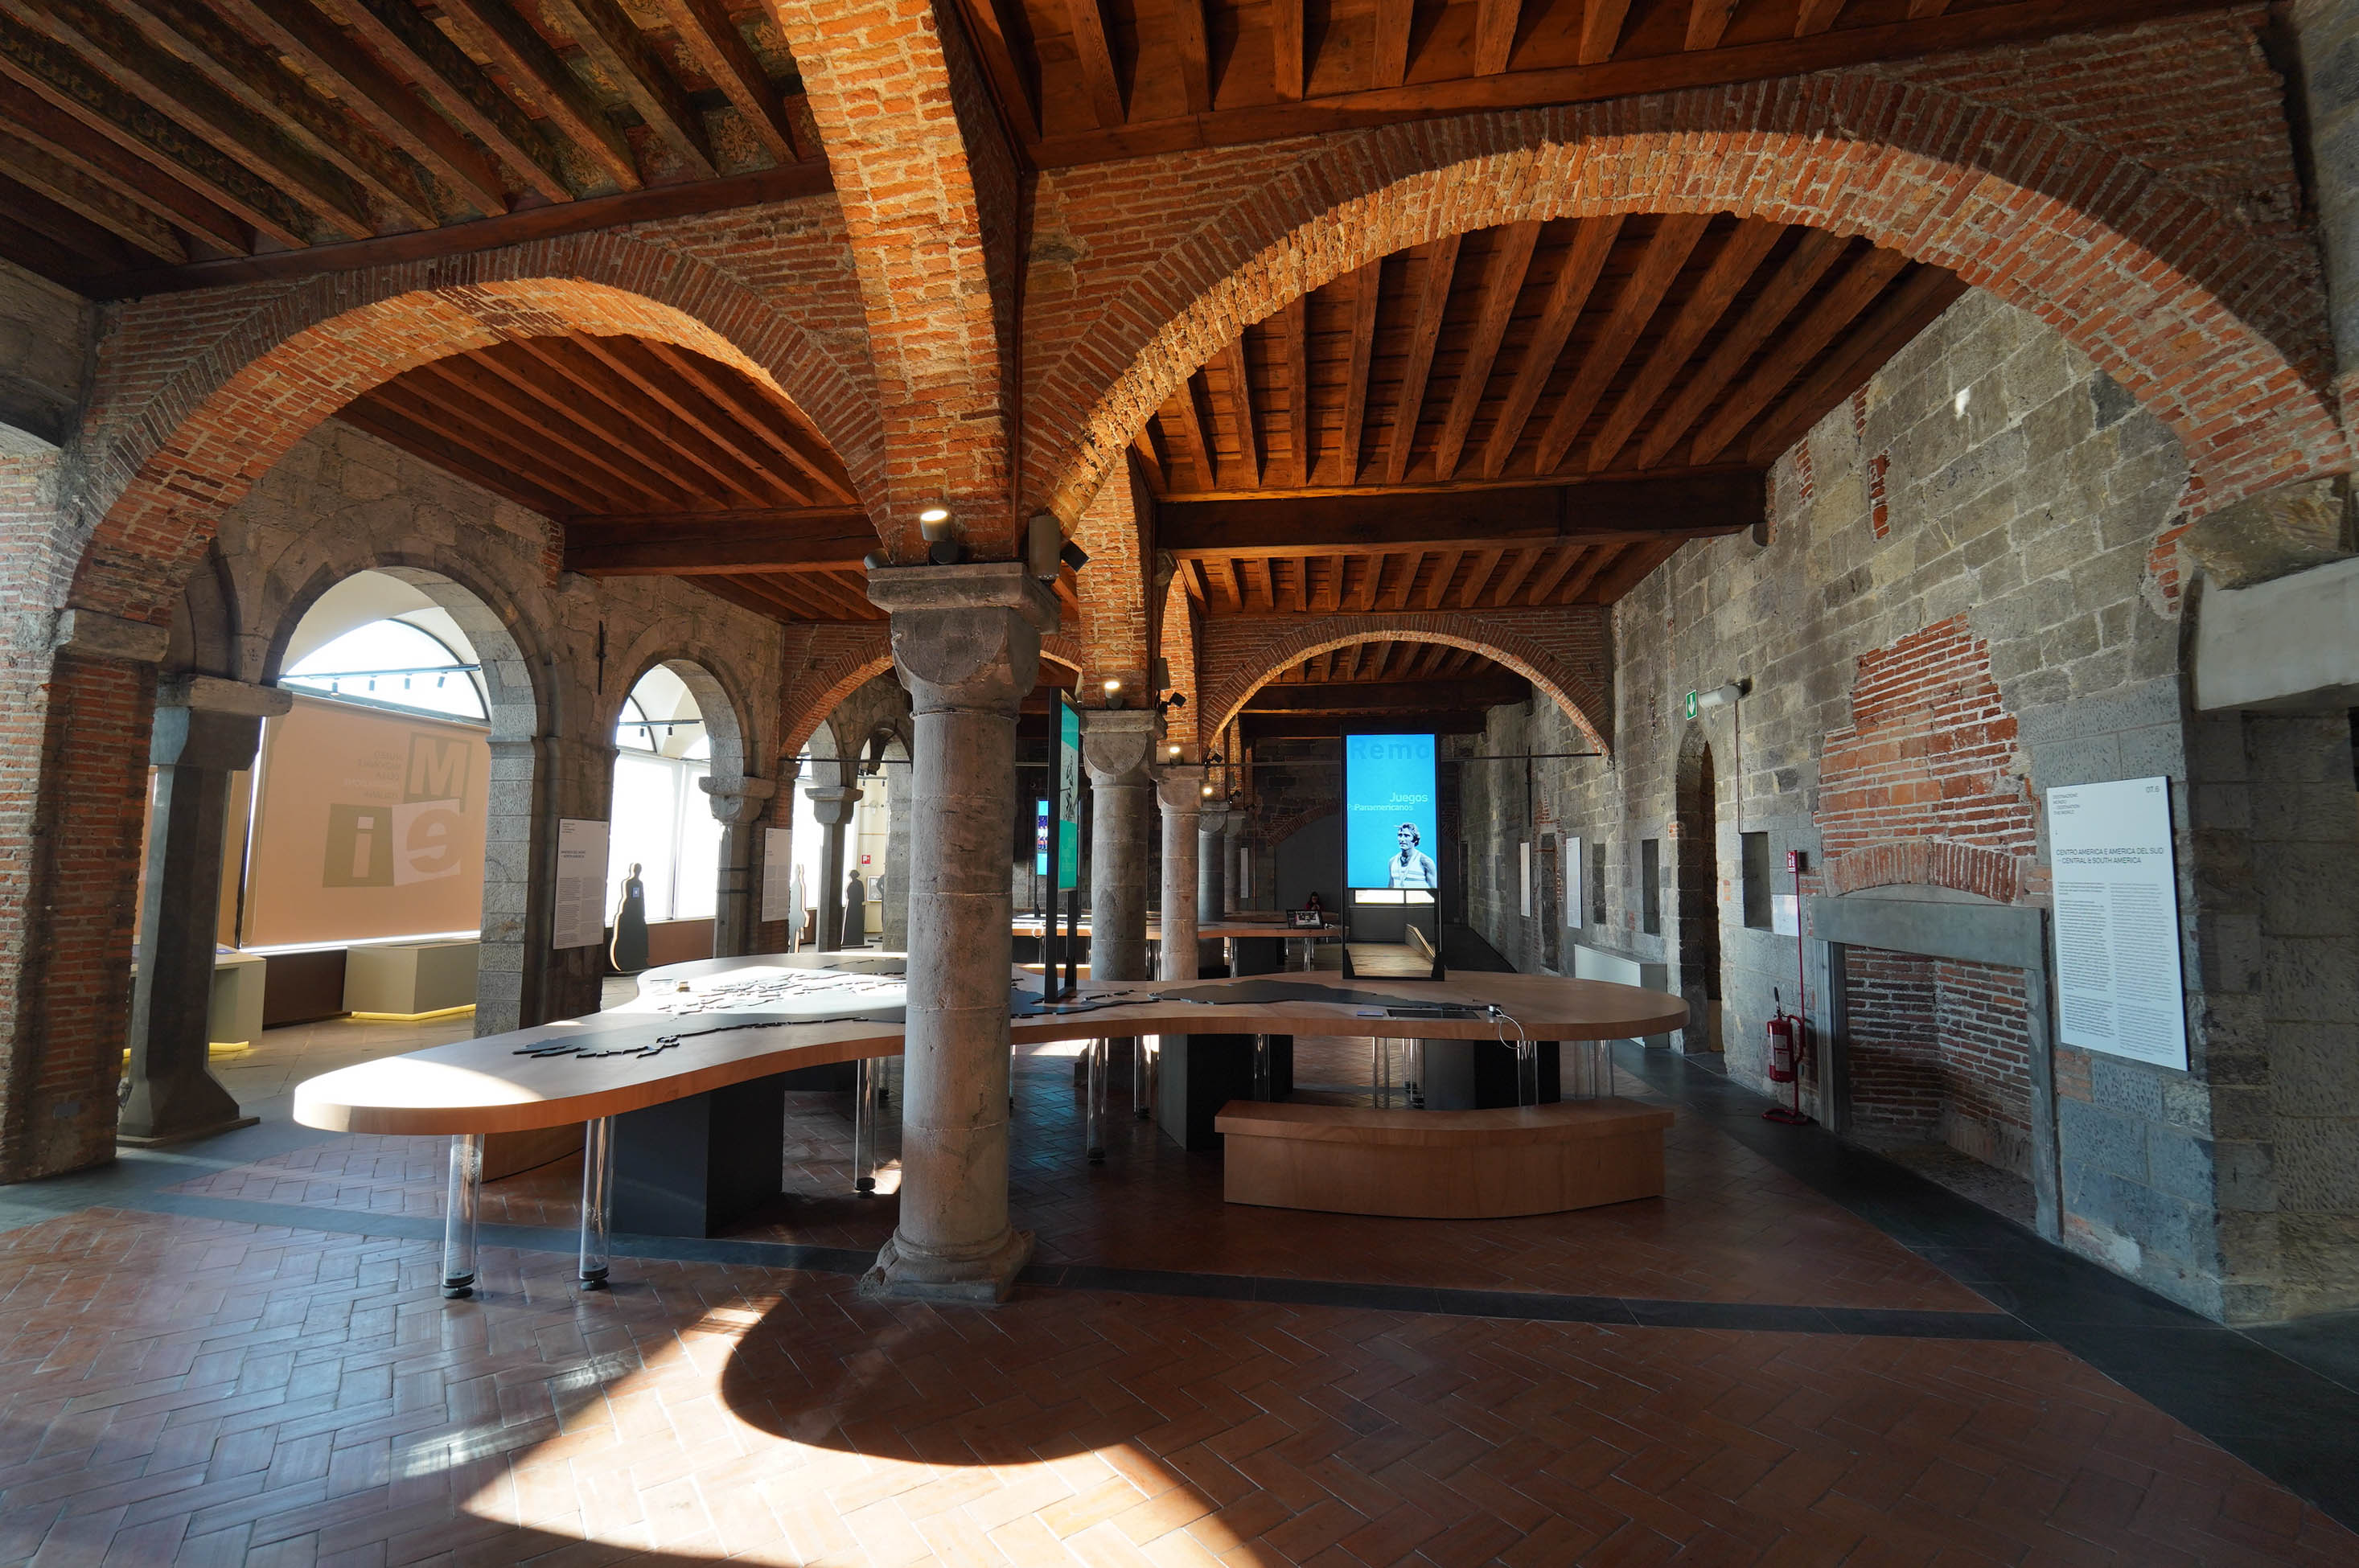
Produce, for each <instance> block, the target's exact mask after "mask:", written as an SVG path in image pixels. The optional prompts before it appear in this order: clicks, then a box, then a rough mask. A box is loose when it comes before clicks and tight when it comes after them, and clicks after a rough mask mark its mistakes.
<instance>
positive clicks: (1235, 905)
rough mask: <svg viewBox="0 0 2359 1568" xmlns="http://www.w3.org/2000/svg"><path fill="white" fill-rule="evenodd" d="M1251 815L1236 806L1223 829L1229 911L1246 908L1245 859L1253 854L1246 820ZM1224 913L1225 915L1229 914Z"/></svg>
mask: <svg viewBox="0 0 2359 1568" xmlns="http://www.w3.org/2000/svg"><path fill="white" fill-rule="evenodd" d="M1250 815H1251V813H1249V812H1246V811H1245V810H1242V809H1240V808H1239V807H1236V806H1231V807H1230V808H1229V819H1228V821H1227V822H1226V823H1225V824H1223V827H1222V828H1221V832H1222V837H1223V849H1222V853H1221V860H1222V871H1223V875H1224V877H1225V878H1226V880H1227V881H1228V909H1229V910H1239V909H1243V908H1245V882H1246V877H1245V857H1246V856H1247V855H1249V854H1251V853H1252V852H1253V849H1252V847H1251V846H1250V845H1248V844H1247V843H1246V842H1245V819H1246V817H1247V816H1250ZM1227 912H1228V911H1225V910H1224V911H1223V913H1224V914H1225V913H1227Z"/></svg>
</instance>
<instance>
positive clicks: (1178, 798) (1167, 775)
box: [1155, 762, 1206, 816]
mask: <svg viewBox="0 0 2359 1568" xmlns="http://www.w3.org/2000/svg"><path fill="white" fill-rule="evenodd" d="M1155 798H1156V800H1157V802H1158V804H1160V805H1161V806H1162V807H1163V809H1164V811H1165V812H1166V813H1167V814H1169V815H1170V816H1196V815H1197V814H1198V813H1199V812H1201V811H1202V810H1203V809H1204V806H1205V805H1206V802H1205V799H1204V766H1203V764H1202V763H1201V762H1172V763H1170V764H1169V765H1168V766H1166V767H1164V768H1162V769H1160V770H1159V771H1158V773H1157V774H1156V777H1155Z"/></svg>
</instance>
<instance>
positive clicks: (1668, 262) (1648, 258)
mask: <svg viewBox="0 0 2359 1568" xmlns="http://www.w3.org/2000/svg"><path fill="white" fill-rule="evenodd" d="M1711 224H1712V217H1711V215H1710V214H1709V213H1701V212H1673V213H1669V214H1667V215H1666V216H1664V217H1663V218H1662V219H1660V220H1659V221H1658V223H1657V225H1656V229H1655V233H1654V237H1653V238H1652V239H1650V240H1648V241H1647V248H1646V249H1645V250H1644V251H1642V252H1640V253H1639V255H1638V265H1636V267H1635V268H1633V269H1632V270H1631V273H1630V276H1628V277H1627V278H1625V279H1624V280H1623V284H1622V287H1621V289H1620V290H1619V292H1617V293H1616V294H1615V295H1614V304H1613V306H1612V307H1611V308H1610V309H1609V310H1608V311H1607V313H1606V318H1605V324H1604V325H1603V327H1601V328H1600V329H1599V330H1598V333H1597V339H1596V341H1594V342H1593V343H1591V344H1590V345H1589V347H1588V348H1587V349H1586V350H1585V351H1583V352H1582V356H1581V368H1580V369H1579V370H1578V371H1576V372H1575V373H1573V378H1572V384H1571V385H1570V386H1568V387H1566V388H1565V392H1564V396H1563V397H1562V398H1561V399H1560V400H1559V402H1558V403H1557V406H1556V411H1555V413H1553V414H1551V415H1550V416H1549V422H1548V426H1547V427H1546V428H1545V429H1543V430H1542V431H1541V432H1540V442H1539V449H1538V452H1536V453H1535V454H1534V455H1533V459H1532V464H1533V471H1534V472H1536V473H1553V472H1555V471H1556V469H1557V465H1558V464H1560V463H1561V462H1562V461H1563V460H1564V454H1565V453H1566V451H1567V450H1568V449H1571V446H1572V443H1573V440H1574V439H1575V438H1577V437H1578V436H1579V435H1580V434H1581V429H1582V426H1584V425H1586V424H1588V423H1589V416H1590V415H1591V414H1592V413H1593V412H1594V411H1595V410H1596V407H1597V404H1598V400H1599V399H1600V398H1602V397H1603V396H1604V395H1605V390H1606V388H1607V387H1609V386H1612V385H1613V384H1614V378H1615V377H1617V376H1619V375H1620V374H1621V373H1622V366H1623V363H1624V362H1625V361H1626V360H1628V359H1629V357H1630V353H1631V351H1632V350H1633V349H1635V348H1636V347H1637V344H1638V337H1639V334H1641V333H1642V332H1644V331H1645V330H1647V323H1648V322H1650V321H1652V320H1653V319H1655V312H1656V310H1657V309H1658V308H1660V306H1661V305H1662V303H1663V297H1664V295H1666V294H1668V293H1669V291H1670V287H1671V285H1672V284H1674V283H1676V282H1678V281H1679V276H1680V269H1681V268H1683V267H1685V266H1686V265H1687V263H1688V258H1689V257H1690V256H1691V255H1693V254H1695V248H1696V246H1697V244H1698V243H1701V240H1702V239H1703V236H1704V231H1705V230H1706V229H1707V228H1709V227H1710V226H1711Z"/></svg>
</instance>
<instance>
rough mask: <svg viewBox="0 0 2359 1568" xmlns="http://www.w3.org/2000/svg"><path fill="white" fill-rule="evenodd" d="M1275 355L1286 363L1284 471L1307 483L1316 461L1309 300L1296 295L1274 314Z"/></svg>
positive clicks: (1296, 480)
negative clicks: (1312, 430) (1312, 445)
mask: <svg viewBox="0 0 2359 1568" xmlns="http://www.w3.org/2000/svg"><path fill="white" fill-rule="evenodd" d="M1275 319H1276V320H1277V342H1278V357H1279V358H1280V359H1281V360H1283V361H1284V362H1285V363H1286V447H1287V462H1286V467H1287V472H1288V474H1289V475H1290V476H1291V477H1292V479H1293V481H1294V482H1295V483H1296V484H1299V485H1308V484H1310V476H1311V474H1312V473H1313V472H1314V471H1315V470H1317V468H1318V466H1319V464H1318V460H1317V457H1316V455H1315V454H1314V453H1313V452H1312V451H1311V450H1310V297H1309V296H1307V295H1305V296H1298V297H1296V298H1295V299H1294V300H1293V301H1291V302H1290V303H1289V304H1288V306H1287V307H1286V308H1285V309H1283V310H1280V311H1279V312H1278V313H1277V317H1276V318H1275Z"/></svg>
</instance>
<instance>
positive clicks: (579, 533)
mask: <svg viewBox="0 0 2359 1568" xmlns="http://www.w3.org/2000/svg"><path fill="white" fill-rule="evenodd" d="M564 521H565V569H566V570H568V571H576V572H586V573H588V574H590V575H591V576H592V577H699V576H703V575H707V574H711V573H714V572H783V573H809V572H858V571H864V570H866V569H867V568H864V566H862V564H861V562H862V559H863V557H865V556H867V554H868V553H869V552H870V551H872V550H874V549H875V548H876V530H875V528H874V527H872V526H871V525H870V524H869V522H868V518H867V516H866V514H864V513H860V512H853V511H846V510H844V509H843V508H841V507H832V508H810V509H794V510H783V511H777V512H764V513H733V514H717V515H716V514H711V513H701V514H700V513H684V514H667V515H649V516H633V517H618V516H614V515H601V516H596V517H569V518H566V519H565V520H564Z"/></svg>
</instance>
